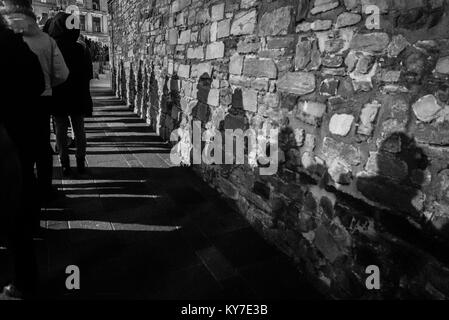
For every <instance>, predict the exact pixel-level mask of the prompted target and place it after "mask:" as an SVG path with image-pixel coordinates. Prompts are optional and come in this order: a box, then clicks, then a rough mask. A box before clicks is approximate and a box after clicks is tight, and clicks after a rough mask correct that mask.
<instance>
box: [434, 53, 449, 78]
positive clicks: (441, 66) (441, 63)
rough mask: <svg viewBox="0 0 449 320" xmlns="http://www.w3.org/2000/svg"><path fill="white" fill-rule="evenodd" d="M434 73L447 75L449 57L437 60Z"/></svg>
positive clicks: (448, 72) (448, 71)
mask: <svg viewBox="0 0 449 320" xmlns="http://www.w3.org/2000/svg"><path fill="white" fill-rule="evenodd" d="M435 71H436V72H438V73H442V74H449V56H447V57H443V58H440V59H439V60H438V63H437V66H436V68H435Z"/></svg>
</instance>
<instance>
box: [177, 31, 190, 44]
mask: <svg viewBox="0 0 449 320" xmlns="http://www.w3.org/2000/svg"><path fill="white" fill-rule="evenodd" d="M189 42H190V30H185V31H182V32H181V34H180V35H179V39H178V44H187V43H189Z"/></svg>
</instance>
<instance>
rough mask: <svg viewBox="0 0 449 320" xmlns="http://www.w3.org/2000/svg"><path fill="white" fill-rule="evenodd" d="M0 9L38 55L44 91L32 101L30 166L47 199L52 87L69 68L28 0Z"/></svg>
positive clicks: (49, 191) (13, 0)
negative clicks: (44, 30)
mask: <svg viewBox="0 0 449 320" xmlns="http://www.w3.org/2000/svg"><path fill="white" fill-rule="evenodd" d="M5 5H6V6H5V8H3V9H2V13H3V14H4V16H5V17H6V19H7V21H8V22H9V24H10V27H11V28H12V29H13V30H14V31H15V32H16V33H20V34H22V36H23V40H24V41H25V42H26V43H27V44H28V46H29V48H30V49H31V51H33V52H34V54H36V56H37V57H38V58H39V62H40V65H41V68H42V71H43V73H44V77H45V91H44V93H43V94H42V95H41V97H40V98H39V99H37V100H36V101H35V102H34V104H35V105H36V107H35V108H34V112H33V115H30V116H32V117H33V118H34V122H33V126H32V128H31V130H32V132H33V135H34V140H35V142H36V143H35V144H30V146H29V147H30V148H31V149H33V151H32V154H33V166H34V164H36V168H37V181H38V186H39V193H40V194H39V196H40V197H39V198H40V199H49V198H51V197H53V196H54V195H55V193H54V191H53V188H52V178H53V155H52V153H53V152H52V148H51V144H50V125H49V123H50V113H51V112H52V109H53V99H52V94H53V89H52V88H53V87H56V86H58V85H60V84H62V83H64V82H65V81H66V80H67V78H68V76H69V70H68V68H67V66H66V64H65V61H64V58H63V56H62V53H61V51H60V50H59V48H58V46H57V44H56V41H55V40H54V39H52V38H51V37H50V36H49V35H48V34H46V33H44V32H43V31H41V30H40V29H39V26H38V24H37V21H36V20H37V19H36V16H35V14H34V12H33V9H32V7H31V1H30V0H6V1H5Z"/></svg>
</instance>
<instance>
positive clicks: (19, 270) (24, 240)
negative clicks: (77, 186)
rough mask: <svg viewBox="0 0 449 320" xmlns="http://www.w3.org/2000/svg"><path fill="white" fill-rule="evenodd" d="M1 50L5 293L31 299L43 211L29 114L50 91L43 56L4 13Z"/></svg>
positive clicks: (0, 155)
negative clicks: (37, 219) (8, 259)
mask: <svg viewBox="0 0 449 320" xmlns="http://www.w3.org/2000/svg"><path fill="white" fill-rule="evenodd" d="M0 48H1V50H0V70H1V76H0V88H1V92H2V103H1V104H0V203H1V211H0V219H1V226H2V232H4V233H6V234H7V238H8V250H9V251H10V252H11V256H12V258H13V265H14V268H13V270H14V277H13V278H12V279H11V285H8V286H7V287H5V288H4V290H3V294H2V296H3V297H6V298H27V297H32V296H33V294H34V293H35V290H36V285H37V263H36V258H35V253H34V248H33V227H34V225H33V222H34V215H36V216H37V214H38V213H39V211H37V212H36V211H35V210H36V209H38V207H36V206H35V205H34V203H33V193H35V191H36V189H35V188H34V187H35V185H34V184H33V182H34V181H33V177H34V173H33V166H32V165H30V164H31V161H30V158H31V155H30V153H29V143H30V141H29V140H30V135H29V132H28V131H27V128H28V126H30V125H31V124H32V122H33V121H34V119H33V118H31V117H30V116H29V115H30V114H31V113H30V112H31V110H32V109H33V108H34V105H33V102H34V100H35V99H38V98H39V97H40V96H41V94H42V93H43V92H44V91H45V78H44V74H43V72H42V69H41V66H40V63H39V59H38V57H37V56H36V55H35V54H34V53H33V52H32V51H31V50H30V49H29V47H28V46H27V44H26V43H25V42H24V41H23V39H22V37H21V35H18V34H15V33H14V32H13V31H11V30H10V29H8V27H7V24H6V21H5V20H4V19H3V16H2V15H1V13H0ZM33 138H34V136H32V137H31V139H33ZM31 143H35V142H34V141H32V142H31Z"/></svg>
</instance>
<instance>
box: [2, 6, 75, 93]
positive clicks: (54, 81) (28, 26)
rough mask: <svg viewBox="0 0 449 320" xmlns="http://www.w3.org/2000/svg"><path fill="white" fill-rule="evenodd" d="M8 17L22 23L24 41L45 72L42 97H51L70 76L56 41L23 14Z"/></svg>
mask: <svg viewBox="0 0 449 320" xmlns="http://www.w3.org/2000/svg"><path fill="white" fill-rule="evenodd" d="M8 17H9V19H10V20H12V21H20V22H22V23H21V28H23V30H22V34H23V40H24V41H25V42H26V43H27V44H28V46H29V47H30V49H31V51H33V52H34V54H36V55H37V57H38V58H39V61H40V63H41V67H42V71H43V72H44V77H45V92H44V93H43V94H42V95H44V96H51V95H52V88H53V87H56V86H59V85H61V84H63V83H64V82H65V81H66V80H67V78H68V76H69V69H68V68H67V66H66V64H65V61H64V58H63V56H62V53H61V51H60V50H59V48H58V45H57V44H56V41H55V40H54V39H53V38H52V37H50V36H49V35H48V34H46V33H44V32H43V31H41V30H40V29H39V26H38V25H37V23H36V21H35V20H34V19H33V18H31V17H29V16H27V15H25V14H22V13H13V14H9V15H8ZM12 27H14V25H13V26H12Z"/></svg>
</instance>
